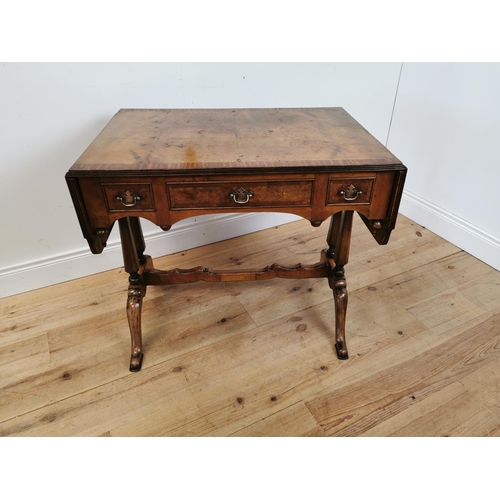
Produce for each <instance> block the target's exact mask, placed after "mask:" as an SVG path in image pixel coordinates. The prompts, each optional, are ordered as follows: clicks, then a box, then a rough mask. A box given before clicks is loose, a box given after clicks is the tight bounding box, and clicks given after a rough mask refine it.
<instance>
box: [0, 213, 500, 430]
mask: <svg viewBox="0 0 500 500" xmlns="http://www.w3.org/2000/svg"><path fill="white" fill-rule="evenodd" d="M327 230H328V228H327V227H326V225H323V226H321V227H319V228H314V227H311V226H310V224H309V222H307V221H299V222H294V223H291V224H287V225H285V226H279V227H277V228H272V229H268V230H266V231H261V232H258V233H254V234H249V235H246V236H242V237H240V238H236V239H234V240H231V241H226V242H220V243H216V244H213V245H209V246H205V247H200V248H196V249H192V250H188V251H184V252H179V253H177V254H174V255H170V256H166V257H162V258H159V259H155V263H156V264H158V265H159V266H161V267H162V268H175V267H179V268H190V267H195V266H197V265H199V263H200V262H201V261H203V262H204V264H206V265H208V266H210V267H212V268H214V269H217V268H234V269H237V268H242V267H244V268H259V267H262V266H263V265H265V264H266V263H267V262H268V261H269V260H274V259H276V260H279V261H280V262H282V263H283V265H293V264H296V263H297V261H300V262H302V263H303V264H304V265H307V264H310V263H314V262H316V261H317V257H318V252H319V251H320V249H322V248H324V246H325V238H326V233H327ZM345 274H346V276H347V282H348V289H349V309H348V311H347V330H348V332H349V350H350V358H349V359H348V360H345V361H339V360H338V359H337V356H336V353H335V350H334V339H333V331H332V326H333V318H334V311H333V303H332V296H331V290H330V289H329V287H328V283H327V280H325V279H324V278H310V279H304V280H296V281H295V280H281V279H275V280H270V281H266V282H245V283H239V282H230V283H204V282H199V283H192V284H188V285H171V286H165V287H151V288H150V289H148V294H147V297H146V298H145V300H144V305H143V307H144V316H143V334H144V342H145V345H146V347H147V349H146V359H147V363H145V365H144V366H143V369H142V371H141V372H139V373H135V374H132V373H130V372H129V371H128V362H129V358H128V350H129V333H128V326H127V318H126V315H125V313H124V305H125V304H124V303H125V297H126V290H127V283H126V279H125V273H124V271H123V270H114V271H109V272H105V273H101V274H98V275H95V276H89V277H87V278H82V279H78V280H74V281H71V282H68V283H63V284H59V285H54V286H51V287H48V288H45V289H42V290H36V291H32V292H28V293H25V294H21V295H17V296H13V297H9V298H5V299H2V300H1V301H0V315H1V317H2V324H1V325H0V333H1V335H0V435H2V436H231V435H234V436H498V435H500V391H499V389H498V388H499V387H500V371H499V370H498V366H499V362H500V348H499V346H500V273H499V272H498V271H495V270H493V269H492V268H490V267H489V266H487V265H486V264H484V263H482V262H481V261H479V260H477V259H475V258H474V257H472V256H470V255H468V254H467V253H465V252H463V251H461V250H460V249H459V248H457V247H455V246H454V245H452V244H450V243H448V242H446V241H445V240H443V239H441V238H439V237H438V236H436V235H434V234H433V233H431V232H430V231H428V230H427V229H425V228H422V227H421V226H419V225H417V224H415V223H413V222H411V221H410V220H408V219H406V218H404V217H401V216H400V217H399V219H398V226H397V228H396V229H395V231H394V232H393V235H392V238H391V245H389V246H387V247H381V246H379V245H377V243H376V242H375V241H373V239H372V237H371V235H370V234H369V233H368V231H366V229H365V228H364V226H363V223H362V222H361V221H360V220H359V218H358V217H356V218H355V219H354V224H353V239H352V244H351V253H350V259H349V263H348V264H347V265H346V266H345Z"/></svg>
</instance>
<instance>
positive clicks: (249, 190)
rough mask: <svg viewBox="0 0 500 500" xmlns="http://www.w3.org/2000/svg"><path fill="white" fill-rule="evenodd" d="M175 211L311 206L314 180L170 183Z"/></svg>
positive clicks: (171, 201)
mask: <svg viewBox="0 0 500 500" xmlns="http://www.w3.org/2000/svg"><path fill="white" fill-rule="evenodd" d="M167 191H168V197H169V204H170V208H171V209H172V210H182V209H189V208H191V209H199V208H207V209H208V208H238V207H240V208H243V207H290V206H305V207H308V206H311V202H312V191H313V180H312V179H311V180H280V181H278V180H276V181H274V180H270V181H244V182H240V181H238V180H236V181H234V182H230V181H224V182H197V183H196V184H191V183H175V184H167Z"/></svg>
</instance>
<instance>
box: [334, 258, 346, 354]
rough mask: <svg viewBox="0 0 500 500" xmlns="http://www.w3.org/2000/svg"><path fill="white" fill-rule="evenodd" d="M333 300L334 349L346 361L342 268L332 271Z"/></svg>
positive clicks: (344, 285) (338, 267) (344, 301)
mask: <svg viewBox="0 0 500 500" xmlns="http://www.w3.org/2000/svg"><path fill="white" fill-rule="evenodd" d="M333 274H334V278H333V280H332V281H333V287H332V289H333V298H334V302H335V349H336V350H337V356H338V358H339V359H348V358H349V354H348V352H347V345H346V341H345V317H346V311H347V281H346V279H345V276H344V269H343V267H340V266H337V267H336V268H335V269H334V273H333Z"/></svg>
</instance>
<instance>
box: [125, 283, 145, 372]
mask: <svg viewBox="0 0 500 500" xmlns="http://www.w3.org/2000/svg"><path fill="white" fill-rule="evenodd" d="M144 292H145V287H144V286H143V285H129V287H128V297H127V319H128V325H129V327H130V338H131V341H132V344H131V356H130V371H131V372H138V371H139V370H140V369H141V366H142V358H143V354H142V331H141V310H142V299H143V297H144V295H145V293H144Z"/></svg>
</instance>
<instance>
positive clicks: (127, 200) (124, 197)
mask: <svg viewBox="0 0 500 500" xmlns="http://www.w3.org/2000/svg"><path fill="white" fill-rule="evenodd" d="M116 199H117V200H120V201H121V202H122V205H123V206H125V207H133V206H134V205H135V204H136V203H137V201H138V200H140V199H141V197H140V196H139V195H138V194H133V193H132V191H130V190H129V189H127V190H126V191H124V193H123V194H122V193H118V194H117V195H116Z"/></svg>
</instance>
